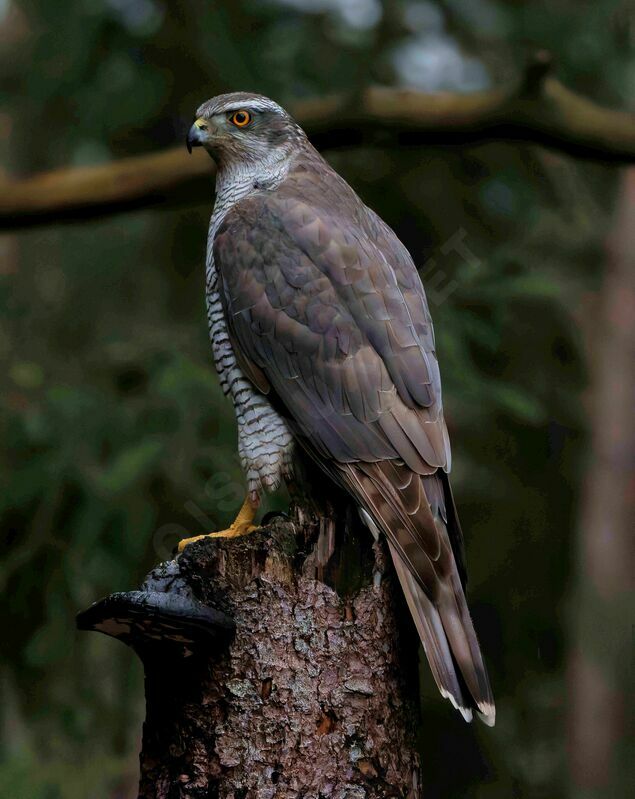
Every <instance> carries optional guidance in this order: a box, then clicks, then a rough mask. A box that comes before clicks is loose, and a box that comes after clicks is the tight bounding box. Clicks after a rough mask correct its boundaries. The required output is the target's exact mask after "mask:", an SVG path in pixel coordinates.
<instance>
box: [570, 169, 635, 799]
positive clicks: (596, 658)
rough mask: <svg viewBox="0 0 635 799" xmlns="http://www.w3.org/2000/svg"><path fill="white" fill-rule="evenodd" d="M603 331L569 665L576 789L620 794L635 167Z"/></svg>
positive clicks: (629, 601) (629, 593)
mask: <svg viewBox="0 0 635 799" xmlns="http://www.w3.org/2000/svg"><path fill="white" fill-rule="evenodd" d="M598 332H599V334H600V340H599V343H598V344H597V350H596V351H595V352H594V353H592V361H594V363H592V369H593V373H594V374H593V385H594V386H595V392H594V397H593V400H594V411H593V414H594V415H593V423H592V429H593V441H592V452H591V457H590V463H589V466H588V474H587V480H586V485H585V489H584V501H583V507H582V518H581V524H580V537H579V551H578V578H577V590H576V594H575V597H574V599H575V606H574V609H573V619H574V629H573V641H572V644H573V648H572V653H571V656H570V663H569V667H570V668H569V754H570V772H571V777H572V786H571V796H572V797H576V799H579V798H580V797H584V799H595V797H597V798H598V799H599V798H600V797H602V799H612V797H616V799H617V797H619V798H620V799H621V798H622V797H625V796H627V795H628V794H629V793H630V792H631V791H632V786H633V785H634V784H635V775H634V774H633V763H634V762H635V761H634V759H633V757H632V753H630V756H629V752H628V750H629V748H630V745H631V742H632V740H633V708H632V705H630V706H629V702H630V701H632V679H633V649H632V647H633V635H634V628H633V612H632V609H633V596H634V594H633V590H634V588H635V584H634V577H635V562H634V560H635V559H634V541H635V536H634V535H633V530H634V524H635V518H634V515H633V495H634V491H635V472H634V457H635V425H634V424H633V415H634V409H635V170H629V171H628V172H627V173H626V179H625V182H624V187H623V194H622V200H621V204H620V207H619V211H618V218H617V221H616V226H615V229H614V231H613V234H612V236H611V240H610V242H609V263H608V269H607V273H606V276H605V279H604V286H603V290H602V301H601V319H600V325H598V326H597V327H596V328H595V330H594V334H595V335H596V336H597V334H598ZM629 683H630V684H631V686H630V689H629Z"/></svg>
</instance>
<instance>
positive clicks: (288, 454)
mask: <svg viewBox="0 0 635 799" xmlns="http://www.w3.org/2000/svg"><path fill="white" fill-rule="evenodd" d="M244 184H245V181H241V180H236V179H234V180H233V181H231V182H223V183H220V185H217V195H216V203H215V205H214V213H213V214H212V218H211V220H210V227H209V234H208V239H207V260H206V270H205V297H206V303H207V322H208V327H209V335H210V339H211V342H212V352H213V356H214V364H215V366H216V371H217V372H218V376H219V378H220V384H221V387H222V389H223V392H224V393H225V394H226V395H228V396H229V397H230V398H231V400H232V402H233V404H234V409H235V412H236V421H237V424H238V455H239V457H240V462H241V465H242V468H243V470H244V472H245V476H246V478H247V489H248V491H249V494H250V495H251V497H252V499H254V500H255V499H256V498H257V497H259V496H260V494H261V493H262V491H263V490H264V491H267V492H270V491H275V490H276V489H277V488H279V486H280V484H281V481H282V479H283V478H287V479H288V478H291V477H292V471H293V437H292V435H291V432H290V430H289V428H288V426H287V423H286V422H285V420H284V419H283V418H282V416H280V414H279V413H277V411H275V410H274V408H273V407H272V406H271V403H270V402H269V401H268V400H267V398H266V397H265V396H264V394H261V393H260V392H259V391H258V390H257V389H256V388H254V386H253V384H252V383H251V382H250V381H249V380H248V379H247V378H246V377H245V375H244V374H243V372H242V370H241V369H240V367H239V366H238V363H237V361H236V356H235V355H234V351H233V348H232V344H231V341H230V338H229V334H228V332H227V323H226V321H225V314H224V310H223V305H222V302H221V297H220V293H219V289H220V285H219V275H218V272H217V270H216V267H215V265H214V248H213V243H214V236H215V235H216V231H217V230H218V227H219V225H220V223H221V222H222V220H223V217H224V216H225V214H226V213H227V211H228V210H229V209H230V208H231V207H232V205H234V203H236V202H237V201H238V200H239V199H241V198H242V197H244V196H246V195H247V194H248V193H249V190H250V189H251V188H252V185H253V184H252V183H251V181H249V183H248V184H247V185H244Z"/></svg>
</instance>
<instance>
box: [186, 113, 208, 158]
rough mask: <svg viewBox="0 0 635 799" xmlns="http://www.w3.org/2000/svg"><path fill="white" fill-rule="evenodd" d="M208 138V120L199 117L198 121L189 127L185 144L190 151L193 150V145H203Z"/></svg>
mask: <svg viewBox="0 0 635 799" xmlns="http://www.w3.org/2000/svg"><path fill="white" fill-rule="evenodd" d="M206 138H207V120H205V119H203V118H202V117H201V118H199V119H197V120H196V122H195V123H194V124H193V125H192V127H191V128H190V129H189V131H188V134H187V138H186V140H185V146H186V147H187V151H188V153H191V152H192V147H202V146H203V144H204V143H205V141H206Z"/></svg>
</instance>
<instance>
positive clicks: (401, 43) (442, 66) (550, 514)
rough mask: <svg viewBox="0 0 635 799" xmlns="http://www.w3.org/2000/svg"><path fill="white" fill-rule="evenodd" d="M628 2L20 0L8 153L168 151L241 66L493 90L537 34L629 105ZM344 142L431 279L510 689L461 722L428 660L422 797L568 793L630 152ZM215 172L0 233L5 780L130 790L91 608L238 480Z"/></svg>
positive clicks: (6, 156)
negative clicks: (596, 155)
mask: <svg viewBox="0 0 635 799" xmlns="http://www.w3.org/2000/svg"><path fill="white" fill-rule="evenodd" d="M634 28H635V17H634V14H633V7H632V5H631V4H630V3H625V2H622V3H620V2H609V1H608V0H599V2H581V0H550V2H546V0H545V2H521V0H516V1H511V0H510V1H509V2H503V1H502V0H500V1H496V0H446V1H445V2H414V1H413V2H406V1H405V0H403V1H402V0H386V2H383V3H380V2H378V0H352V1H351V2H345V0H271V1H270V2H256V1H255V0H252V1H251V2H249V1H248V0H240V1H239V0H233V2H229V0H228V2H203V0H190V2H182V3H168V2H167V0H81V1H80V0H55V2H52V0H0V47H1V50H0V90H1V99H2V104H1V110H0V131H1V136H0V140H1V141H0V169H4V171H5V172H6V173H7V174H11V175H13V176H20V175H27V174H31V173H35V172H39V171H42V170H46V169H50V168H54V167H63V166H77V165H85V164H95V163H100V162H106V161H109V160H111V159H115V158H117V157H123V156H127V155H134V154H144V153H148V152H150V151H156V150H159V149H161V148H162V147H165V146H168V145H171V144H174V143H178V142H181V141H183V138H184V134H185V131H186V129H187V127H188V126H189V124H190V123H191V120H192V117H193V113H194V110H195V108H196V107H197V106H198V105H199V103H201V102H202V101H203V100H206V99H207V98H209V97H211V96H213V95H215V94H218V93H220V92H225V91H234V90H255V91H259V92H262V93H264V94H267V95H270V96H272V97H274V98H275V99H276V100H278V101H279V102H281V103H282V104H292V103H293V101H294V100H298V99H302V98H305V97H310V96H319V95H323V94H326V93H332V92H334V91H345V90H355V89H357V88H359V87H361V86H364V85H367V84H384V85H408V86H414V87H415V88H419V89H422V90H424V91H437V90H449V91H457V92H465V91H471V90H477V89H482V88H486V87H488V86H492V85H496V84H499V83H505V82H509V81H511V80H513V79H514V78H515V77H517V75H518V74H519V72H520V71H522V67H523V64H524V63H525V61H526V58H527V57H528V55H529V54H530V53H531V52H533V51H534V50H535V49H537V48H546V49H548V50H550V51H551V52H552V53H553V55H554V57H555V64H556V66H555V73H556V74H557V76H558V78H559V79H560V80H562V81H563V82H564V83H565V84H566V85H567V86H568V87H570V88H571V89H573V90H575V91H577V92H579V93H581V94H584V95H585V96H587V97H589V98H591V99H593V100H595V101H596V102H598V103H601V104H604V105H608V106H613V107H622V108H629V107H630V109H631V110H632V109H633V108H634V105H633V98H634V96H635V92H634V89H635V55H634V49H633V42H634V39H633V30H634ZM192 157H205V156H204V154H203V153H201V152H200V151H199V152H196V153H195V154H194V155H193V156H192ZM328 157H329V159H330V160H331V162H332V163H333V164H334V166H335V167H336V168H337V169H338V170H339V171H340V172H341V173H342V174H343V175H344V176H345V177H346V178H347V180H348V181H349V182H350V183H351V184H352V185H353V186H354V187H355V189H356V190H357V191H358V193H359V194H360V195H361V197H362V198H363V199H364V200H365V201H366V202H367V203H368V204H369V205H371V206H372V207H373V208H375V209H376V210H377V211H378V212H379V213H380V214H381V215H382V216H383V217H384V219H385V220H386V221H387V222H388V223H389V224H390V225H391V226H393V227H394V228H395V230H396V231H397V232H398V234H399V235H400V237H401V238H402V239H403V241H404V242H405V243H406V244H407V246H408V247H409V249H410V251H411V252H412V254H413V256H414V258H415V261H416V263H417V264H418V265H419V266H420V267H421V271H422V277H423V279H424V283H426V284H427V285H428V287H429V299H430V306H431V311H432V315H433V318H434V322H435V328H436V334H437V345H438V354H439V358H440V363H441V370H442V377H443V381H444V392H445V393H444V401H445V407H446V415H447V419H448V424H449V427H450V434H451V438H452V441H453V452H454V458H455V465H454V468H453V484H454V486H455V494H456V496H457V500H458V504H459V508H460V512H461V517H462V520H463V527H464V530H465V532H466V538H467V549H468V565H469V571H470V586H469V587H470V600H471V605H472V608H473V611H474V616H475V619H476V625H477V628H478V629H479V631H480V633H481V639H482V644H483V648H484V650H485V652H486V656H487V661H488V664H489V668H490V672H491V677H492V683H493V687H494V692H495V696H496V700H497V705H498V717H497V724H496V727H495V728H494V729H493V730H490V729H486V728H485V727H483V726H482V725H477V724H476V725H471V726H468V725H465V724H464V723H463V722H462V720H461V719H460V717H459V716H458V715H457V714H455V713H454V712H453V711H452V710H451V708H450V706H449V704H448V703H447V702H442V701H440V700H439V698H438V696H437V693H436V689H435V688H434V686H433V683H432V679H431V677H430V675H429V673H428V670H427V668H426V669H422V684H423V693H424V707H423V716H422V727H421V746H422V760H423V773H424V784H425V785H426V786H427V790H426V793H425V796H426V797H444V799H455V798H456V799H458V797H462V798H468V797H469V798H474V799H476V798H477V797H478V798H479V799H480V797H487V798H488V799H490V798H491V799H509V797H522V798H523V799H540V798H541V797H545V798H547V797H548V798H549V799H557V797H560V796H563V795H564V794H565V791H566V781H567V778H566V759H565V739H566V735H565V711H566V698H565V664H566V656H567V647H568V640H569V634H568V631H569V630H570V629H571V627H572V624H573V620H574V618H575V613H576V606H575V602H573V601H571V596H572V594H571V583H572V581H571V576H572V569H573V552H574V544H573V542H574V539H575V535H576V526H577V523H578V521H579V502H580V495H581V477H582V475H583V473H584V470H585V466H586V458H587V452H588V432H587V428H588V420H587V417H588V398H589V378H588V368H587V363H588V357H589V351H590V347H591V346H592V343H593V337H594V332H595V331H596V328H597V324H598V321H597V320H598V310H597V308H598V292H599V288H600V285H601V280H602V275H603V271H604V268H605V265H606V250H605V241H606V237H607V235H608V233H609V231H610V229H611V226H612V223H613V218H614V207H615V203H616V198H617V191H618V186H619V177H620V169H619V168H618V167H616V166H611V167H609V166H602V165H599V164H592V163H584V162H578V161H575V160H573V159H571V158H569V157H566V156H564V155H560V154H556V153H554V152H548V151H546V150H544V149H539V148H536V147H531V146H528V145H523V144H512V143H504V142H500V143H489V144H481V145H478V146H476V145H474V146H470V147H448V148H441V147H438V148H436V147H427V148H425V149H414V148H403V149H398V148H394V147H390V146H386V147H385V148H383V149H382V148H373V149H368V148H366V149H361V148H357V149H352V150H347V151H338V152H332V153H329V154H328ZM209 194H210V199H209V202H206V203H203V204H196V205H193V206H191V207H189V206H188V207H184V208H181V209H179V210H152V211H137V212H131V213H126V214H123V215H119V216H113V217H110V218H108V219H104V220H101V221H94V222H86V223H75V224H67V225H58V226H48V227H41V228H37V229H33V230H31V231H29V232H24V233H20V234H5V235H3V236H2V237H1V238H0V253H1V256H0V259H1V260H0V303H1V306H0V358H1V360H2V362H3V363H4V364H5V365H6V368H4V369H3V370H2V376H1V378H0V379H1V381H2V395H1V400H0V402H1V413H2V422H1V437H2V450H1V452H0V469H1V471H2V491H1V496H0V515H1V520H2V530H3V532H2V546H1V549H0V594H1V598H0V630H1V632H0V642H1V643H0V692H1V694H0V797H2V798H3V799H5V798H6V799H86V798H87V797H91V798H92V797H94V798H95V799H115V797H117V798H118V799H123V798H124V797H125V798H126V799H129V798H130V797H133V796H135V795H136V793H135V780H136V772H137V752H138V746H139V736H140V728H141V722H142V718H143V694H142V691H143V686H142V672H141V667H140V664H139V663H138V662H137V661H136V660H135V658H134V656H133V655H132V653H131V652H130V651H128V650H126V649H125V648H124V647H123V646H121V645H120V644H117V643H115V642H114V641H112V640H108V639H106V638H102V637H101V636H96V635H88V634H85V633H83V634H78V633H76V632H75V629H74V615H75V613H76V612H77V611H78V610H79V609H82V608H84V607H86V606H87V605H88V604H89V603H90V602H91V601H93V600H94V599H96V598H98V597H100V596H102V595H105V594H107V593H110V592H111V591H114V590H122V589H127V588H131V587H133V586H134V585H136V584H137V583H138V581H139V580H140V578H141V577H142V576H143V575H144V574H145V572H146V571H147V570H148V569H149V568H150V567H151V566H152V565H153V564H154V563H156V562H157V561H158V560H159V559H164V558H165V557H167V556H168V555H169V554H170V551H171V549H172V547H173V546H174V544H175V542H176V541H177V539H178V538H179V537H181V536H182V535H185V534H187V533H189V534H196V533H198V532H202V531H203V528H204V527H208V529H213V528H214V527H217V526H218V525H222V524H225V523H226V522H228V521H229V520H230V518H231V515H232V511H234V510H235V509H236V505H237V503H239V501H240V494H241V491H242V485H243V483H242V476H241V473H240V469H239V467H238V462H237V459H236V456H235V428H234V421H233V415H232V409H231V406H230V404H228V402H226V401H225V400H224V398H223V396H222V394H221V391H220V389H219V386H218V383H217V379H216V375H215V373H214V370H213V367H212V364H211V357H210V348H209V342H208V338H207V330H206V324H205V317H204V302H203V260H204V248H205V241H206V227H207V221H208V218H209V214H210V210H211V202H212V197H213V187H212V185H211V184H210V192H209ZM459 245H460V246H459ZM283 500H284V498H282V499H280V500H279V502H283ZM205 517H207V520H206V519H205Z"/></svg>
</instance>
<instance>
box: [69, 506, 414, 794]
mask: <svg viewBox="0 0 635 799" xmlns="http://www.w3.org/2000/svg"><path fill="white" fill-rule="evenodd" d="M336 540H337V547H335V542H336ZM388 562H389V559H387V555H386V552H385V550H384V545H383V543H375V544H373V539H372V536H371V535H370V533H369V532H368V531H367V530H366V529H365V528H361V529H359V525H358V524H356V523H355V519H354V518H353V517H352V515H351V514H350V513H349V514H347V515H346V516H345V517H344V518H341V517H340V518H337V519H336V518H333V517H331V518H326V517H322V518H321V520H319V519H318V517H317V516H314V515H313V514H312V513H310V512H309V511H307V510H303V509H300V508H296V509H295V511H294V516H293V519H292V520H283V519H280V518H277V519H275V520H274V521H273V522H272V523H271V524H270V525H269V526H268V527H266V528H263V529H262V531H258V532H255V533H253V534H251V535H249V536H245V537H243V538H238V539H233V540H227V539H220V540H215V541H212V540H209V539H208V540H205V541H202V542H197V543H194V544H192V545H190V546H189V547H188V548H187V549H186V550H185V552H184V553H183V554H182V555H181V556H180V557H179V558H178V559H177V560H175V561H171V562H168V563H166V564H162V565H161V566H160V567H158V568H157V569H155V570H154V571H153V572H151V574H150V575H149V576H148V578H147V580H146V583H145V584H144V586H143V588H142V591H141V592H131V593H129V594H119V595H113V596H112V597H110V598H107V599H106V600H102V601H101V602H100V603H97V604H96V605H94V606H92V607H91V608H89V610H88V611H85V612H84V613H83V614H80V617H79V620H78V623H79V626H80V627H81V628H83V629H96V630H100V631H102V632H106V633H107V634H109V635H114V636H115V637H119V638H122V639H123V640H124V641H125V642H126V643H128V644H130V645H132V646H133V647H134V649H135V651H136V652H137V654H138V655H139V656H140V658H141V660H142V662H143V665H144V670H145V689H146V704H147V716H146V721H145V724H144V730H143V746H142V752H141V756H140V762H141V780H140V789H139V796H140V797H141V798H142V799H177V797H178V799H184V798H185V797H187V798H188V799H190V798H191V799H203V797H205V799H209V797H218V799H270V798H271V799H273V797H278V798H279V799H286V798H287V797H288V798H289V799H290V798H291V797H294V799H296V797H300V796H301V797H304V798H305V799H320V797H323V798H324V799H326V798H327V797H328V798H329V799H331V798H332V799H363V798H364V799H373V798H375V797H376V798H377V799H379V797H404V799H405V797H408V799H415V797H419V796H420V792H419V764H418V759H417V755H416V754H415V751H414V739H415V728H416V722H417V709H416V708H417V706H418V701H417V700H418V698H417V695H416V694H417V689H416V665H417V644H416V641H415V640H411V638H410V636H409V634H408V633H407V632H404V631H403V630H400V629H399V624H398V619H405V618H407V612H406V610H405V608H404V606H403V605H402V600H401V597H400V594H399V592H398V591H396V590H395V578H394V577H393V574H392V571H389V570H388V568H387V563H388ZM404 664H407V668H406V667H404Z"/></svg>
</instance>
